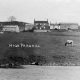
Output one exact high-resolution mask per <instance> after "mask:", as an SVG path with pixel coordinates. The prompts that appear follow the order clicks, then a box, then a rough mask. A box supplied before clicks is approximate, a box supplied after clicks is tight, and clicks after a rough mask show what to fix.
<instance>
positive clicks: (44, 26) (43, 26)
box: [34, 20, 50, 30]
mask: <svg viewBox="0 0 80 80" xmlns="http://www.w3.org/2000/svg"><path fill="white" fill-rule="evenodd" d="M34 27H35V29H36V30H49V29H50V27H49V23H48V20H47V21H35V20H34Z"/></svg>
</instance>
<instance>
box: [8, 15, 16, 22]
mask: <svg viewBox="0 0 80 80" xmlns="http://www.w3.org/2000/svg"><path fill="white" fill-rule="evenodd" d="M8 21H16V18H15V17H14V16H10V17H9V18H8Z"/></svg>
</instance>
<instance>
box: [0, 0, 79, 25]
mask: <svg viewBox="0 0 80 80" xmlns="http://www.w3.org/2000/svg"><path fill="white" fill-rule="evenodd" d="M9 16H15V17H16V18H17V20H19V21H25V22H31V23H32V22H33V20H34V18H35V19H36V20H46V19H47V18H48V19H49V21H51V22H54V23H55V22H75V23H79V24H80V0H0V21H4V20H7V18H8V17H9Z"/></svg>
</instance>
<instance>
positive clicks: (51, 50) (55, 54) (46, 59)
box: [0, 32, 80, 65]
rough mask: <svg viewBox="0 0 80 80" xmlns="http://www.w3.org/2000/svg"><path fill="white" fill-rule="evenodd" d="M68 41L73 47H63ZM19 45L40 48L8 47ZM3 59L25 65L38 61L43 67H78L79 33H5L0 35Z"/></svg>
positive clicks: (1, 56)
mask: <svg viewBox="0 0 80 80" xmlns="http://www.w3.org/2000/svg"><path fill="white" fill-rule="evenodd" d="M69 39H71V40H73V41H74V46H73V47H71V46H68V47H66V46H65V45H64V44H65V42H66V40H69ZM20 43H23V44H29V45H39V46H40V47H23V48H21V47H17V48H11V47H9V44H20ZM3 58H5V59H6V58H9V59H10V60H11V59H12V61H14V60H15V59H16V60H15V61H23V62H24V61H25V64H26V63H29V62H33V61H38V62H39V63H42V64H43V65H67V64H69V65H80V32H50V33H29V32H21V33H7V32H5V33H4V34H0V59H3ZM17 58H18V59H17ZM5 59H4V62H5Z"/></svg>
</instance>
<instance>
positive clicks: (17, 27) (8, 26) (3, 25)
mask: <svg viewBox="0 0 80 80" xmlns="http://www.w3.org/2000/svg"><path fill="white" fill-rule="evenodd" d="M78 28H79V25H78V24H77V23H58V24H57V23H56V24H53V23H49V21H48V20H46V21H36V20H34V24H31V23H26V22H20V21H6V22H0V30H1V31H10V32H21V31H28V30H32V29H34V30H35V31H38V30H43V31H44V30H52V29H56V30H58V29H65V30H70V29H74V30H78Z"/></svg>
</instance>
